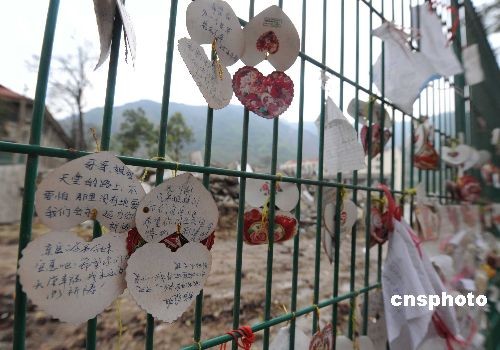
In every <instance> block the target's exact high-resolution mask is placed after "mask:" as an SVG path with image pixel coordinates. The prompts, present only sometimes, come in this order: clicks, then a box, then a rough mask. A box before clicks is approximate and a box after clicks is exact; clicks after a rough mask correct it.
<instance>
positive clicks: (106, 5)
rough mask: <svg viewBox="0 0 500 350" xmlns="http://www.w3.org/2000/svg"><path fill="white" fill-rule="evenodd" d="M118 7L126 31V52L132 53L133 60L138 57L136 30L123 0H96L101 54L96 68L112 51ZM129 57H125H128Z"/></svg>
mask: <svg viewBox="0 0 500 350" xmlns="http://www.w3.org/2000/svg"><path fill="white" fill-rule="evenodd" d="M116 7H118V11H119V14H120V17H121V19H122V22H123V32H124V33H125V47H126V54H130V57H131V58H132V62H135V57H136V40H135V31H134V27H133V25H132V21H131V20H130V16H129V14H128V12H127V10H126V9H125V5H123V3H122V0H94V12H95V15H96V20H97V29H98V31H99V42H100V50H101V52H100V54H99V60H98V62H97V65H96V67H95V69H97V68H99V67H100V66H101V65H102V64H103V63H104V62H105V61H106V60H107V58H108V57H109V53H110V51H111V41H112V39H113V24H114V20H115V15H116ZM126 58H127V57H125V59H126Z"/></svg>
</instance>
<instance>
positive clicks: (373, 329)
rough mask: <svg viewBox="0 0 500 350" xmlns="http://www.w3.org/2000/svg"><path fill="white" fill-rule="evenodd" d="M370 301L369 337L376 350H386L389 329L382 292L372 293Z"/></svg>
mask: <svg viewBox="0 0 500 350" xmlns="http://www.w3.org/2000/svg"><path fill="white" fill-rule="evenodd" d="M368 300H369V302H368V336H369V337H370V339H371V341H372V342H373V347H374V348H375V350H386V344H387V327H386V324H385V313H384V296H383V293H382V290H376V291H374V292H372V293H371V294H370V295H369V298H368Z"/></svg>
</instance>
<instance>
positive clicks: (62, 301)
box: [18, 231, 128, 324]
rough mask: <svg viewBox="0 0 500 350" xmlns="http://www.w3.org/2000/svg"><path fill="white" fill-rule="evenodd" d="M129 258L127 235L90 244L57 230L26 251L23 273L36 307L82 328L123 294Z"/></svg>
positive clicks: (114, 236) (108, 237) (103, 237)
mask: <svg viewBox="0 0 500 350" xmlns="http://www.w3.org/2000/svg"><path fill="white" fill-rule="evenodd" d="M127 258H128V253H127V248H126V240H125V237H124V236H123V235H118V234H106V235H104V236H102V237H99V238H95V239H94V240H93V241H91V242H85V241H84V240H83V239H81V238H80V237H78V236H76V235H75V234H73V233H71V232H55V231H52V232H50V233H47V234H45V235H43V236H41V237H40V238H37V239H35V240H34V241H32V242H30V243H29V244H28V246H27V247H26V248H25V249H24V250H23V251H22V258H21V260H19V271H18V273H19V278H20V281H21V284H22V286H23V290H24V292H25V293H26V294H27V295H28V297H29V298H30V299H31V300H32V301H33V302H34V303H35V304H36V305H37V306H39V307H40V308H41V309H43V310H44V311H45V312H47V313H48V314H50V315H51V316H53V317H55V318H58V319H60V320H61V321H65V322H69V323H72V324H80V323H82V322H85V321H87V320H89V319H91V318H93V317H95V316H96V315H97V314H99V313H101V312H102V311H103V310H104V309H105V308H106V307H107V306H109V305H110V304H111V303H112V302H113V300H115V299H116V298H117V297H118V296H119V295H120V294H122V292H123V290H124V289H125V280H124V272H125V266H126V264H127Z"/></svg>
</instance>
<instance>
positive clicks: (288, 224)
mask: <svg viewBox="0 0 500 350" xmlns="http://www.w3.org/2000/svg"><path fill="white" fill-rule="evenodd" d="M243 220H244V227H243V240H244V241H245V242H246V243H248V244H252V245H255V244H265V243H267V242H268V231H269V228H268V227H269V226H268V225H269V219H265V220H262V209H260V208H259V209H257V208H253V209H251V210H249V211H247V212H245V215H244V217H243ZM297 226H298V225H297V219H295V217H293V216H292V215H291V214H288V213H286V212H279V211H277V212H276V214H275V216H274V242H275V243H277V242H283V241H286V240H288V239H290V238H292V237H293V236H295V234H296V233H297Z"/></svg>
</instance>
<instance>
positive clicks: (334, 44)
mask: <svg viewBox="0 0 500 350" xmlns="http://www.w3.org/2000/svg"><path fill="white" fill-rule="evenodd" d="M382 1H383V0H374V1H373V3H374V6H375V7H377V8H380V6H381V3H382ZM485 1H487V0H476V1H474V3H475V4H476V5H478V4H481V3H483V2H485ZM228 2H229V3H230V5H231V6H232V7H233V9H234V11H235V12H236V14H237V15H238V16H239V17H241V18H244V19H248V1H242V0H238V1H236V0H234V1H228ZM396 2H397V3H398V1H396ZM409 2H410V1H409V0H407V1H405V4H406V6H405V8H406V7H408V4H409ZM413 2H414V3H415V2H416V1H413ZM48 3H49V1H48V0H19V1H6V0H2V1H1V4H0V38H1V41H0V42H1V47H2V55H1V58H0V62H1V63H2V64H1V65H0V84H2V85H5V86H7V87H9V88H11V89H13V90H15V91H17V92H20V93H25V94H26V95H28V96H30V97H33V95H34V91H35V82H36V75H35V74H34V73H33V72H30V70H29V69H28V67H27V65H26V62H27V61H29V60H30V58H31V57H32V55H34V54H39V53H40V48H41V43H42V37H43V28H44V25H45V18H46V12H47V7H48ZM189 3H190V1H188V0H179V6H178V17H177V26H176V44H177V40H178V39H180V38H182V37H189V35H188V33H187V30H186V26H185V12H186V8H187V5H188V4H189ZM275 3H276V4H277V1H268V0H256V1H255V14H258V13H259V12H260V11H262V10H264V9H265V8H266V7H268V6H270V5H272V4H275ZM301 3H302V1H298V0H293V1H292V0H285V1H284V11H285V12H286V13H287V15H288V16H289V17H290V18H291V19H292V21H293V22H294V23H295V25H296V27H297V30H298V32H299V34H300V33H301V8H302V6H301ZM390 3H391V1H388V0H385V4H386V17H387V18H389V19H390V16H391V9H390V7H389V6H390ZM169 4H170V1H168V0H146V1H144V0H142V1H139V0H127V5H126V6H127V9H128V11H129V13H130V15H131V17H132V20H133V22H134V26H135V31H136V36H137V60H136V62H135V67H133V66H132V65H131V64H130V63H129V64H126V63H125V62H124V55H123V52H122V53H121V59H120V65H119V73H118V80H117V88H116V94H115V104H116V105H121V104H124V103H127V102H132V101H136V100H139V99H150V100H154V101H161V97H162V96H161V94H162V87H163V74H164V62H165V51H166V39H167V30H168V24H169V23H168V16H169V10H170V9H169ZM321 6H322V1H320V0H312V1H308V8H307V34H306V53H307V54H308V55H310V56H312V57H313V58H315V59H317V60H318V61H320V60H321V30H322V20H321V11H322V8H321ZM328 6H329V7H328V27H327V28H328V33H327V37H328V49H327V64H328V65H329V66H330V67H332V68H333V69H334V70H336V71H339V69H340V68H339V63H340V55H339V53H340V51H339V48H340V40H339V39H340V1H329V2H328ZM345 6H346V13H345V72H344V74H345V75H346V76H347V77H348V78H350V79H352V80H354V78H355V75H354V74H355V65H354V59H355V0H346V1H345ZM360 9H361V18H362V20H361V21H360V31H361V33H362V35H361V38H360V40H361V43H362V45H361V47H360V50H361V51H360V77H361V83H362V84H363V85H364V86H367V84H368V67H369V55H368V34H369V27H368V24H369V21H368V18H369V12H368V9H367V8H366V6H365V5H364V4H363V3H360ZM395 13H396V23H399V24H400V23H401V8H400V7H397V8H396V9H395ZM404 21H405V27H409V14H408V12H406V11H405V19H404ZM378 25H380V20H379V19H378V17H377V16H373V27H377V26H378ZM497 38H498V37H497ZM84 42H90V43H91V44H92V45H93V49H94V50H95V52H94V54H95V56H97V55H98V47H99V38H98V33H97V26H96V22H95V14H94V8H93V2H92V1H90V0H79V1H74V0H71V1H70V0H62V1H61V4H60V9H59V17H58V24H57V30H56V39H55V43H54V55H61V56H64V55H67V54H68V53H74V52H75V49H76V47H77V46H78V45H81V44H82V43H84ZM373 42H374V53H373V62H374V61H375V59H376V57H377V56H378V54H379V52H380V40H379V39H377V38H374V40H373ZM241 66H243V64H242V63H241V62H238V63H236V64H234V65H233V66H231V67H229V68H228V69H229V71H230V73H234V72H235V71H236V70H237V69H238V68H239V67H241ZM299 67H300V60H299V59H297V61H296V62H295V64H294V65H293V66H292V67H291V68H290V69H289V70H288V71H287V72H286V73H287V74H288V75H290V76H291V77H292V79H293V81H294V82H295V84H296V88H295V98H294V101H293V103H292V106H291V107H290V109H289V110H288V111H287V112H285V113H284V114H283V116H282V119H286V120H288V121H296V120H298V93H299V89H298V83H299ZM257 68H258V69H259V70H260V71H261V72H262V73H263V74H269V73H271V72H272V71H273V68H272V67H271V66H270V65H269V64H268V63H267V62H264V63H261V64H259V65H258V66H257ZM106 75H107V62H106V63H105V64H104V65H103V66H102V67H101V68H99V69H98V70H97V71H95V72H92V73H91V74H90V78H91V81H92V84H93V87H92V88H91V89H89V91H88V92H87V95H86V109H90V108H93V107H98V106H102V105H103V104H104V96H105V85H106ZM172 84H173V88H172V90H171V101H173V102H180V103H186V104H194V105H205V104H206V103H205V101H204V99H203V97H202V95H201V93H200V92H199V90H198V88H197V86H196V84H195V83H194V81H193V80H192V79H191V78H190V75H189V72H188V70H187V68H186V66H185V65H184V63H183V61H182V59H181V57H180V55H179V53H178V51H177V47H176V49H175V54H174V62H173V75H172ZM305 88H306V95H305V111H306V112H305V115H304V118H305V119H306V120H310V121H311V120H314V119H316V117H317V115H318V114H319V103H318V102H319V91H320V88H321V80H320V70H319V69H318V68H317V67H315V66H313V65H311V64H306V79H305ZM328 94H329V95H331V96H332V98H333V99H334V101H335V102H336V103H339V101H338V99H339V97H338V96H339V81H338V79H336V78H332V79H330V80H329V83H328ZM353 96H354V89H352V88H351V87H350V86H349V85H348V84H345V99H344V106H347V103H348V101H349V100H350V99H351V98H352V97H353ZM362 97H363V96H362ZM231 103H233V104H239V101H238V100H237V99H236V97H234V96H233V100H232V101H231ZM50 107H51V106H50V105H49V108H50ZM65 115H67V112H64V111H63V112H59V113H57V112H56V116H57V117H63V116H65Z"/></svg>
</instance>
